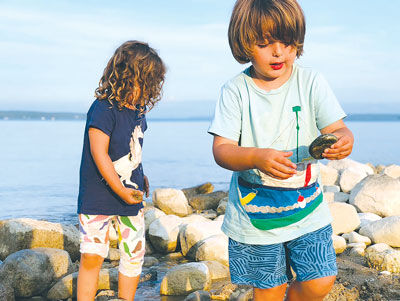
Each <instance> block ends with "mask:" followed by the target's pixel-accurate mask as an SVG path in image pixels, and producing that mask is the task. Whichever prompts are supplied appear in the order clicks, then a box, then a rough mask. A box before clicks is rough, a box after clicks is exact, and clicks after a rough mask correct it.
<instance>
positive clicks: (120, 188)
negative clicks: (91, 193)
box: [89, 127, 143, 204]
mask: <svg viewBox="0 0 400 301" xmlns="http://www.w3.org/2000/svg"><path fill="white" fill-rule="evenodd" d="M89 141H90V151H91V154H92V157H93V160H94V162H95V163H96V166H97V168H98V170H99V171H100V174H101V175H102V176H103V178H104V179H105V180H106V181H107V183H108V185H109V186H110V188H111V189H112V190H113V191H114V192H115V193H116V194H117V195H118V196H119V197H120V198H121V199H123V200H124V201H125V202H126V203H127V204H137V203H140V202H141V201H142V200H143V192H141V191H140V190H135V189H131V188H126V187H125V186H124V185H122V183H121V181H120V179H119V176H118V174H117V172H116V171H115V169H114V165H113V163H112V161H111V158H110V156H109V155H108V146H109V143H110V137H109V136H108V135H107V134H105V133H104V132H103V131H101V130H99V129H97V128H93V127H91V128H89Z"/></svg>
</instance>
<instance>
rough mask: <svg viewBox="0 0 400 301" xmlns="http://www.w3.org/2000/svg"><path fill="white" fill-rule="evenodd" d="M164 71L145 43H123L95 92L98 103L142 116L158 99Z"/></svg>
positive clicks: (157, 58) (154, 54)
mask: <svg viewBox="0 0 400 301" xmlns="http://www.w3.org/2000/svg"><path fill="white" fill-rule="evenodd" d="M165 71H166V68H165V66H164V63H163V62H162V60H161V58H160V57H159V56H158V54H157V53H156V51H155V50H154V49H153V48H151V47H149V45H148V44H147V43H143V42H139V41H127V42H125V43H123V44H122V45H121V46H120V47H118V48H117V50H115V53H114V55H113V56H112V57H111V59H110V60H109V61H108V64H107V67H106V68H105V69H104V73H103V76H102V77H101V79H100V82H99V86H98V87H97V89H96V91H95V97H96V98H97V99H99V100H108V101H109V102H110V103H111V104H112V105H113V104H114V103H117V105H118V108H119V109H120V110H122V108H123V107H129V108H131V109H133V110H139V111H140V113H145V112H147V111H149V110H151V109H152V108H153V107H154V105H155V104H156V103H157V102H158V101H159V100H160V99H161V91H162V86H163V84H164V75H165Z"/></svg>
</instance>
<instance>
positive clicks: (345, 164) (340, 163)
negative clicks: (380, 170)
mask: <svg viewBox="0 0 400 301" xmlns="http://www.w3.org/2000/svg"><path fill="white" fill-rule="evenodd" d="M327 166H328V167H332V168H335V169H336V170H338V171H339V172H342V171H343V170H345V169H348V168H353V169H355V170H360V171H361V170H362V171H365V172H366V173H367V174H368V175H373V174H374V170H373V168H372V167H371V166H368V165H367V164H362V163H360V162H357V161H354V160H352V159H349V158H345V159H342V160H331V161H329V162H328V164H327Z"/></svg>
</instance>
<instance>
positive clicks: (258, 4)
mask: <svg viewBox="0 0 400 301" xmlns="http://www.w3.org/2000/svg"><path fill="white" fill-rule="evenodd" d="M305 31H306V25H305V18H304V14H303V10H302V9H301V7H300V5H299V4H298V3H297V1H296V0H237V1H236V4H235V6H234V8H233V11H232V16H231V20H230V23H229V29H228V37H229V46H230V47H231V51H232V54H233V56H234V57H235V59H236V60H237V61H238V62H239V63H241V64H245V63H248V62H250V59H251V57H252V50H253V46H254V45H255V44H256V43H259V42H263V41H264V40H265V39H267V40H268V42H270V43H271V42H272V43H273V42H282V43H285V44H286V45H292V46H293V47H295V48H296V51H297V57H300V56H301V54H302V53H303V44H304V36H305Z"/></svg>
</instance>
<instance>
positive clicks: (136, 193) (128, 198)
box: [118, 187, 143, 205]
mask: <svg viewBox="0 0 400 301" xmlns="http://www.w3.org/2000/svg"><path fill="white" fill-rule="evenodd" d="M118 195H119V196H120V198H121V199H123V200H124V201H125V203H127V204H129V205H133V204H139V203H140V202H142V201H143V192H141V191H140V190H136V189H132V188H126V187H123V188H122V189H121V191H120V193H118Z"/></svg>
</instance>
